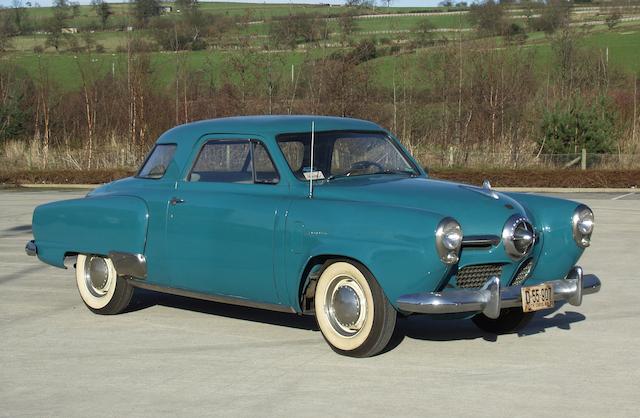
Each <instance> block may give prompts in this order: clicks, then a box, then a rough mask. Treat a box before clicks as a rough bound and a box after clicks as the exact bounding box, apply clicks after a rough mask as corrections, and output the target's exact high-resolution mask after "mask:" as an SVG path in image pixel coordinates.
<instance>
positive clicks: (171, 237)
mask: <svg viewBox="0 0 640 418" xmlns="http://www.w3.org/2000/svg"><path fill="white" fill-rule="evenodd" d="M287 192H288V187H287V185H286V184H283V183H282V182H281V181H280V176H279V174H278V172H277V170H276V168H275V165H274V164H273V161H272V159H271V157H270V155H269V153H268V151H267V149H266V147H265V145H264V143H263V141H261V140H259V139H254V138H229V136H225V137H219V136H210V137H206V138H204V139H203V140H201V141H200V146H199V149H198V150H197V151H196V152H194V157H193V158H192V165H191V170H190V172H189V173H188V174H186V175H185V176H184V179H182V180H179V181H178V182H177V183H176V189H175V196H174V197H173V198H172V199H171V201H170V204H169V211H168V216H167V250H168V251H167V255H168V257H169V258H170V265H171V273H172V287H175V288H180V289H186V290H191V291H195V292H203V293H211V294H217V295H225V296H232V297H236V298H243V299H249V300H252V301H257V302H266V303H278V302H279V300H280V298H279V297H278V291H277V289H276V283H275V280H274V260H275V257H276V255H277V254H278V252H279V251H280V246H281V239H280V237H281V235H282V234H283V232H282V231H283V229H284V212H285V210H286V202H287Z"/></svg>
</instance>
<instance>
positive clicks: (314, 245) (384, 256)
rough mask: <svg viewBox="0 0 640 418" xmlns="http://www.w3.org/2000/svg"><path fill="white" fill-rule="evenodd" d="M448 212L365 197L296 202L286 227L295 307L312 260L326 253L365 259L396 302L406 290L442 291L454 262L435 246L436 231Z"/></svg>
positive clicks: (289, 280) (289, 288)
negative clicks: (445, 259) (450, 263)
mask: <svg viewBox="0 0 640 418" xmlns="http://www.w3.org/2000/svg"><path fill="white" fill-rule="evenodd" d="M320 214H321V215H320ZM443 217H444V216H442V215H440V214H436V213H433V212H429V211H425V210H420V209H412V208H401V207H389V206H384V205H377V204H368V203H361V202H332V201H314V200H306V201H299V202H296V203H294V204H293V205H292V208H291V210H290V211H289V216H288V219H287V226H286V230H287V232H286V236H287V240H286V241H287V257H286V259H287V266H286V270H287V275H286V280H287V283H286V289H287V292H288V297H289V302H290V304H291V306H297V301H298V300H299V294H298V292H299V286H300V280H301V278H302V273H303V270H304V268H305V266H306V265H307V263H308V261H309V260H311V259H312V258H314V257H317V256H324V255H331V256H341V257H347V258H352V259H354V260H357V261H359V262H360V263H362V264H364V265H365V266H366V267H367V268H368V269H369V270H370V271H371V273H372V274H373V275H374V276H375V278H376V280H377V281H378V283H379V284H380V286H381V287H382V289H383V291H384V292H385V294H386V296H387V298H388V299H389V302H391V304H395V301H396V299H397V298H398V297H399V296H400V295H403V294H407V293H412V292H419V291H434V290H436V288H437V287H438V286H439V285H440V283H441V281H442V278H443V277H444V276H445V274H446V271H447V269H448V267H449V266H447V265H445V264H444V263H442V262H441V261H440V258H439V256H438V254H437V252H436V249H435V230H436V227H437V225H438V223H439V222H440V221H441V220H442V218H443Z"/></svg>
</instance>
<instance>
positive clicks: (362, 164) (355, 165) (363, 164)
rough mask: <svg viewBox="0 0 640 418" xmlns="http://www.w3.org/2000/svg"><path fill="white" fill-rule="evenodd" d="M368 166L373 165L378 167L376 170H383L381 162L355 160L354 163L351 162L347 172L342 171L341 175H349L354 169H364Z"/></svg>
mask: <svg viewBox="0 0 640 418" xmlns="http://www.w3.org/2000/svg"><path fill="white" fill-rule="evenodd" d="M369 167H375V168H377V169H378V171H384V167H383V166H382V164H378V163H376V162H375V161H369V160H362V161H356V162H355V163H353V164H351V167H349V169H348V170H347V172H346V173H344V174H343V175H344V176H349V175H351V173H353V172H354V171H362V170H366V169H367V168H369Z"/></svg>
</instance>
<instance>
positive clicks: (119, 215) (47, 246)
mask: <svg viewBox="0 0 640 418" xmlns="http://www.w3.org/2000/svg"><path fill="white" fill-rule="evenodd" d="M148 213H149V212H148V209H147V205H146V203H145V202H144V200H142V199H140V198H138V197H133V196H103V197H89V198H84V199H72V200H63V201H59V202H53V203H48V204H45V205H41V206H38V207H37V208H36V209H35V211H34V212H33V221H32V225H33V236H34V238H35V242H36V245H37V246H38V258H39V259H40V260H41V261H43V262H45V263H47V264H51V265H53V266H56V267H64V257H65V255H68V254H77V253H81V254H99V255H107V254H109V252H111V251H117V252H123V253H134V254H143V253H144V249H145V243H146V236H147V224H148Z"/></svg>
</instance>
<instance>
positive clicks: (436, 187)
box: [314, 175, 526, 235]
mask: <svg viewBox="0 0 640 418" xmlns="http://www.w3.org/2000/svg"><path fill="white" fill-rule="evenodd" d="M314 197H316V198H318V199H342V200H352V201H353V200H355V201H362V202H371V203H376V204H383V205H388V206H390V207H393V206H400V207H405V208H416V209H421V210H426V211H429V212H433V213H437V214H441V215H442V216H443V217H444V216H451V217H453V218H454V219H456V220H457V221H458V222H459V223H460V225H461V226H462V230H463V232H464V234H465V235H481V234H493V235H500V234H501V232H502V228H503V226H504V224H505V222H506V221H507V219H508V218H509V217H510V216H511V215H514V214H518V215H526V210H525V208H524V207H522V205H520V203H518V202H517V201H516V200H514V199H512V198H511V197H509V196H507V195H505V194H502V193H499V192H496V191H494V190H490V189H485V188H482V187H475V186H471V185H467V184H460V183H453V182H448V181H440V180H432V179H429V178H425V177H401V176H395V175H393V176H392V175H384V176H382V175H379V176H376V175H371V176H359V177H357V178H355V177H354V178H339V179H335V180H333V181H330V182H326V183H320V184H318V186H317V187H315V189H314Z"/></svg>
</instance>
